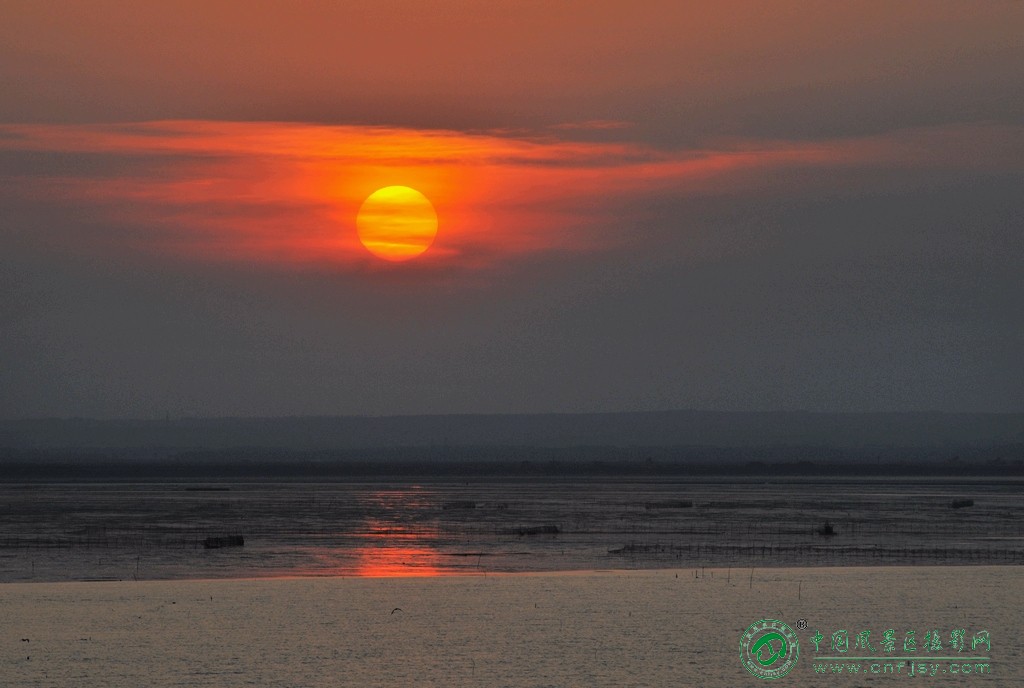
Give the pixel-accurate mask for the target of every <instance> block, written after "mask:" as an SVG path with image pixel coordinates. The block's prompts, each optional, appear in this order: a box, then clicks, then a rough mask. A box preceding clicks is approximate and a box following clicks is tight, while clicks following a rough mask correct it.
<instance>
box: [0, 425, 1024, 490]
mask: <svg viewBox="0 0 1024 688" xmlns="http://www.w3.org/2000/svg"><path fill="white" fill-rule="evenodd" d="M923 465H927V466H928V471H929V474H942V475H954V476H955V475H1021V474H1024V414H945V413H892V414H890V413H858V414H830V413H802V412H792V413H789V412H786V413H718V412H701V411H671V412H659V413H615V414H552V415H459V416H391V417H379V418H378V417H375V418H370V417H309V418H245V419H243V418H221V419H179V420H113V421H111V420H88V419H40V420H14V421H0V480H4V481H8V482H10V481H20V480H36V479H50V480H57V479H69V480H70V479H122V480H146V479H171V478H188V477H190V476H194V477H197V478H203V477H224V478H260V477H266V478H295V479H302V478H330V479H345V478H347V477H360V476H381V477H389V476H403V475H408V476H432V475H433V476H439V477H460V476H467V477H468V476H474V475H484V476H502V475H510V476H530V475H537V476H585V475H594V476H604V475H689V474H694V475H711V474H723V475H766V474H767V475H774V474H779V475H864V474H876V475H908V476H912V475H915V474H917V473H920V471H921V469H922V466H923Z"/></svg>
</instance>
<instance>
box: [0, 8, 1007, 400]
mask: <svg viewBox="0 0 1024 688" xmlns="http://www.w3.org/2000/svg"><path fill="white" fill-rule="evenodd" d="M1021 36H1024V3H1021V2H998V1H995V2H984V3H979V2H974V1H972V0H901V1H899V2H893V1H892V0H852V1H850V2H818V1H814V0H778V1H775V2H765V1H763V0H736V1H735V2H727V3H723V2H717V1H711V0H707V1H696V2H678V1H677V0H640V1H638V2H626V1H624V0H621V1H620V0H567V1H566V2H557V3H552V2H547V1H542V0H522V1H516V2H502V1H500V0H499V1H495V2H484V1H483V0H480V1H476V0H437V1H436V2H429V3H424V2H418V1H414V0H389V1H386V2H385V1H383V0H346V1H345V2H337V1H335V0H304V1H302V2H295V3H253V2H251V1H250V0H202V1H201V0H168V1H167V2H162V3H155V2H137V1H136V0H90V1H89V2H57V1H56V0H52V1H51V0H6V1H5V2H3V3H0V292H2V293H3V294H4V295H5V296H6V298H4V299H0V329H2V330H3V332H4V335H5V336H4V337H0V360H3V361H4V362H5V365H4V366H0V389H4V391H5V394H2V395H0V417H2V416H4V415H7V416H17V417H20V416H23V415H29V416H86V417H89V416H94V415H99V416H114V417H125V416H129V417H161V418H162V417H164V414H165V413H166V412H167V411H168V410H169V411H170V413H171V414H172V415H173V414H176V413H182V414H193V415H223V414H226V415H243V416H245V415H254V414H255V415H261V414H265V415H277V414H284V415H293V414H305V413H313V414H335V413H355V414H367V413H369V414H374V413H384V414H390V413H447V412H453V413H462V412H474V413H476V412H488V411H491V412H507V411H527V412H533V411H585V410H590V411H596V410H613V411H620V410H657V409H666V408H708V409H719V410H727V409H743V410H753V409H772V410H777V409H813V410H910V409H921V410H935V409H948V410H1019V409H1020V408H1021V404H1022V403H1024V399H1022V391H1021V387H1020V385H1019V384H1014V382H1015V381H1017V380H1019V379H1021V377H1022V374H1024V373H1022V372H1021V366H1022V365H1024V364H1022V363H1021V358H1020V355H1019V352H1020V350H1021V348H1022V346H1024V343H1022V342H1021V341H1020V336H1021V335H1020V333H1021V332H1024V323H1022V321H1021V318H1022V316H1021V309H1020V307H1019V304H1020V302H1021V301H1022V298H1024V297H1022V296H1021V293H1020V292H1021V281H1020V279H1019V272H1020V265H1021V263H1022V257H1021V256H1022V245H1021V232H1020V205H1021V204H1020V188H1022V186H1024V181H1022V179H1021V177H1022V166H1021V160H1024V79H1022V78H1021V75H1022V74H1024V42H1022V41H1021ZM391 185H402V186H409V187H412V188H414V189H417V190H419V191H420V192H422V193H423V194H425V195H426V197H427V198H429V199H430V201H431V203H432V204H433V207H434V208H435V209H436V213H437V217H438V223H439V227H438V233H437V235H436V238H435V239H434V241H433V243H432V244H431V246H430V248H429V250H427V251H426V253H424V254H423V255H421V256H419V257H417V258H415V259H413V260H410V261H407V262H403V263H389V262H388V261H385V260H380V259H377V258H375V257H373V256H372V255H370V254H369V253H368V252H367V251H366V250H365V248H364V246H363V245H362V244H361V243H360V241H359V238H358V236H357V232H356V215H357V212H358V209H359V207H360V206H361V204H362V203H363V201H364V200H365V199H366V198H367V196H368V195H369V194H371V193H372V192H373V191H375V190H376V189H379V188H381V187H385V186H391Z"/></svg>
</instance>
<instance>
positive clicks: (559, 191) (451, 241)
mask: <svg viewBox="0 0 1024 688" xmlns="http://www.w3.org/2000/svg"><path fill="white" fill-rule="evenodd" d="M621 131H622V132H624V133H625V134H628V133H629V129H628V127H626V128H623V129H622V130H621ZM556 132H557V130H556ZM556 132H552V133H548V134H544V135H535V136H524V135H519V136H513V135H509V134H503V133H501V132H497V133H462V132H457V131H437V130H412V129H396V128H386V127H360V126H351V125H350V126H322V125H311V124H295V123H274V122H263V123H245V122H212V121H168V122H152V123H140V124H124V125H22V126H3V125H0V134H3V135H4V136H3V138H0V150H9V151H12V150H13V151H17V150H21V151H35V152H45V151H52V152H62V153H66V154H72V153H79V154H91V155H94V156H109V157H110V158H111V159H112V160H114V161H115V162H116V161H117V160H120V159H122V158H123V157H124V156H127V157H128V158H135V159H138V160H141V161H143V163H144V166H143V167H142V168H139V167H138V166H132V167H131V168H130V170H131V171H130V173H119V172H117V171H116V169H117V168H116V166H115V167H114V171H113V172H110V173H107V174H100V175H95V174H94V173H93V172H92V171H91V169H90V168H86V169H84V170H81V171H78V172H73V171H72V172H70V173H69V172H67V171H65V172H64V173H63V174H53V175H49V176H46V177H43V178H42V179H40V178H38V177H27V178H24V179H20V180H19V179H17V178H14V179H12V180H11V181H12V184H13V185H14V186H16V187H17V192H18V193H21V194H22V195H25V196H35V197H37V198H39V199H40V200H45V199H46V198H48V197H51V196H54V195H57V196H59V197H61V198H63V199H65V200H73V199H78V202H80V203H84V204H86V205H92V206H94V207H96V208H98V209H99V210H100V212H101V213H102V214H103V215H104V216H105V217H107V219H108V220H110V221H116V222H121V223H128V224H131V225H132V226H134V227H136V228H138V229H139V230H141V231H137V232H136V233H135V234H134V235H133V238H132V239H131V243H132V244H133V245H134V246H135V248H136V249H138V250H142V251H150V252H152V251H156V252H159V253H166V254H172V255H177V256H179V257H182V258H186V259H196V260H228V261H239V260H241V261H255V262H258V263H271V264H278V265H284V264H294V263H306V264H308V263H316V264H326V265H335V266H350V267H351V266H359V265H362V266H367V265H369V266H371V267H382V266H374V263H375V262H376V261H374V260H373V259H372V258H370V256H369V254H368V253H367V252H366V251H365V250H364V248H363V247H362V245H361V244H360V242H359V240H358V236H357V234H356V231H355V219H356V214H357V211H358V209H359V207H360V205H361V204H362V202H363V201H364V199H365V198H366V197H367V196H369V195H370V194H371V193H372V192H374V191H375V190H377V189H379V188H381V187H384V186H391V185H404V186H410V187H412V188H415V189H417V190H419V191H421V192H422V193H423V194H425V195H426V196H427V197H428V198H429V199H430V200H431V202H432V203H433V204H434V206H435V208H436V209H437V214H438V217H439V225H440V229H439V232H438V236H437V239H436V240H435V243H434V245H433V246H432V247H431V248H430V250H429V251H428V253H427V254H425V255H424V256H423V257H422V258H418V259H417V260H424V261H425V262H427V263H428V264H435V265H443V266H447V267H462V268H466V269H473V268H478V267H484V266H488V265H493V264H494V263H495V261H499V260H505V259H508V258H512V257H515V256H520V255H529V254H535V253H541V252H550V251H569V252H593V251H603V250H608V249H611V248H613V247H615V246H617V245H620V244H622V243H623V242H626V241H629V240H631V239H630V237H628V236H623V235H622V234H621V232H620V233H618V234H616V232H614V231H612V230H611V229H610V225H615V224H616V218H615V217H614V214H615V213H616V212H617V210H616V209H617V207H619V206H620V205H621V204H624V203H628V202H629V201H630V200H631V199H635V198H637V197H643V195H644V194H652V193H664V192H666V191H671V192H673V193H675V194H681V195H687V194H696V193H700V194H703V195H708V194H711V195H714V194H721V193H736V192H738V191H739V190H741V189H744V188H750V187H767V186H771V185H772V184H773V183H775V184H778V183H779V182H773V181H772V175H773V174H774V173H777V172H778V171H781V170H784V169H793V168H796V169H801V168H804V169H807V168H809V169H819V170H830V169H831V170H836V169H842V168H845V167H850V166H854V167H856V166H863V167H870V166H877V165H887V166H890V167H892V166H895V167H908V168H929V167H934V166H936V165H953V166H954V167H956V168H968V169H978V170H982V169H1002V168H1005V167H1006V166H1008V165H1013V164H1014V162H1015V160H1016V159H1017V155H1019V154H1020V146H1019V145H1017V146H1013V145H1010V146H1007V145H1006V142H1007V140H1010V141H1012V140H1013V130H1012V129H1007V128H1005V127H991V126H990V127H982V128H978V127H968V128H947V129H940V130H928V129H924V130H914V131H907V132H901V133H899V134H898V135H896V136H885V137H864V138H861V139H856V140H845V141H842V140H840V141H820V142H798V141H797V142H794V141H788V142H787V141H761V142H751V141H732V142H729V143H728V144H725V145H722V146H720V147H719V148H716V149H698V150H679V151H674V152H673V151H662V150H657V149H654V148H652V147H650V146H646V145H642V144H636V143H629V142H624V141H618V142H612V141H605V142H581V141H571V140H565V139H560V138H557V137H556V136H555V135H554V133H556ZM967 142H969V144H968V143H967ZM940 145H941V150H940V149H939V148H938V146H940ZM620 219H621V218H620ZM95 239H97V240H100V241H102V238H101V237H96V238H95ZM100 248H101V249H104V247H102V246H101V247H100ZM106 248H112V247H106ZM121 248H122V249H123V248H124V247H123V246H122V247H121ZM104 250H105V249H104Z"/></svg>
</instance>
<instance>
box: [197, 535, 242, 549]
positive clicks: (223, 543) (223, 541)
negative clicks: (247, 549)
mask: <svg viewBox="0 0 1024 688" xmlns="http://www.w3.org/2000/svg"><path fill="white" fill-rule="evenodd" d="M244 546H245V538H244V537H242V536H241V535H226V536H224V537H208V538H206V539H205V540H203V547H205V548H206V549H221V548H222V547H244Z"/></svg>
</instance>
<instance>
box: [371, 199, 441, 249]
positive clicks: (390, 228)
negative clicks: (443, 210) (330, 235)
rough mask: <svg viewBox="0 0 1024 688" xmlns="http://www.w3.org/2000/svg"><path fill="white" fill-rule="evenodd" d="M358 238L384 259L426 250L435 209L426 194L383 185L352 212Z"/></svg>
mask: <svg viewBox="0 0 1024 688" xmlns="http://www.w3.org/2000/svg"><path fill="white" fill-rule="evenodd" d="M356 229H357V231H358V232H359V240H360V241H361V242H363V246H365V247H366V250H367V251H369V252H370V253H372V254H373V255H375V256H377V257H378V258H384V259H385V260H393V261H402V260H409V259H410V258H415V257H416V256H418V255H420V254H421V253H423V252H424V251H426V250H427V249H428V248H429V247H430V244H432V243H433V241H434V237H435V236H437V213H436V212H435V211H434V206H433V205H432V204H431V203H430V201H429V200H428V199H427V197H426V196H424V195H423V194H421V193H420V192H419V191H417V190H416V189H410V188H409V187H408V186H386V187H384V188H383V189H378V190H377V191H374V192H373V193H372V194H370V195H369V197H367V199H366V200H365V201H363V205H362V207H360V208H359V214H358V215H357V216H356Z"/></svg>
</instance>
